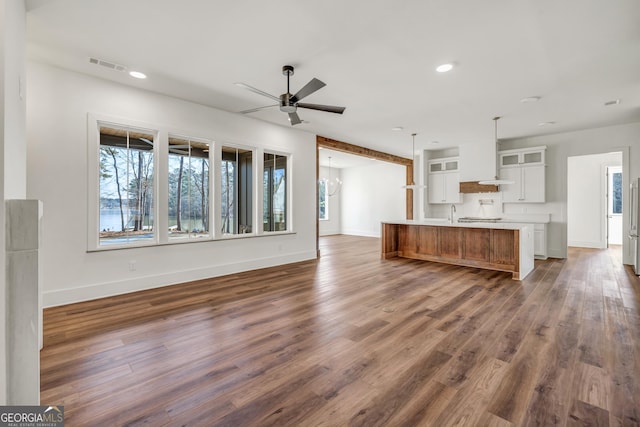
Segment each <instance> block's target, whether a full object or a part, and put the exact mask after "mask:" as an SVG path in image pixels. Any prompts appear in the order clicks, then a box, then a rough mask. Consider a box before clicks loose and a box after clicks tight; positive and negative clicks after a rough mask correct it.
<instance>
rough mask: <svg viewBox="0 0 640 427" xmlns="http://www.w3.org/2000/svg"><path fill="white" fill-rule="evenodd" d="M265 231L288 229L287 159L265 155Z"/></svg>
mask: <svg viewBox="0 0 640 427" xmlns="http://www.w3.org/2000/svg"><path fill="white" fill-rule="evenodd" d="M262 183H263V184H262V185H263V200H262V205H263V206H262V207H263V211H262V212H263V214H262V215H263V217H262V222H263V227H264V231H285V230H286V229H287V157H286V156H280V155H277V154H270V153H264V168H263V179H262Z"/></svg>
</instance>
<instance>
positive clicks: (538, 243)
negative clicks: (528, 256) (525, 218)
mask: <svg viewBox="0 0 640 427" xmlns="http://www.w3.org/2000/svg"><path fill="white" fill-rule="evenodd" d="M533 254H534V256H535V257H536V258H538V259H547V224H534V226H533Z"/></svg>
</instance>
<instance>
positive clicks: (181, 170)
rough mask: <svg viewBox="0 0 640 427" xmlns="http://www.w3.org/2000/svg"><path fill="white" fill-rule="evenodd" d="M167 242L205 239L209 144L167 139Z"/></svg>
mask: <svg viewBox="0 0 640 427" xmlns="http://www.w3.org/2000/svg"><path fill="white" fill-rule="evenodd" d="M168 150H169V159H168V160H169V168H168V175H167V176H168V180H169V182H168V184H169V197H168V220H169V238H170V239H173V238H194V237H196V238H197V237H207V236H209V143H208V142H202V141H194V140H191V139H190V138H184V137H179V136H172V135H169V147H168Z"/></svg>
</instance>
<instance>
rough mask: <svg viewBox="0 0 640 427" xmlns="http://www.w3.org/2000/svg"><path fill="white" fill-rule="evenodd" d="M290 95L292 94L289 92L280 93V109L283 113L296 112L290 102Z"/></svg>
mask: <svg viewBox="0 0 640 427" xmlns="http://www.w3.org/2000/svg"><path fill="white" fill-rule="evenodd" d="M292 97H293V95H291V94H290V93H283V94H282V95H280V111H283V112H285V113H295V112H296V105H295V104H294V103H293V102H291V98H292Z"/></svg>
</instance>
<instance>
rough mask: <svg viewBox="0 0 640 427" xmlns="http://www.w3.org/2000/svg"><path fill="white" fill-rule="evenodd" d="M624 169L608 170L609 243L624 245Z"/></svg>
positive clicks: (611, 168)
mask: <svg viewBox="0 0 640 427" xmlns="http://www.w3.org/2000/svg"><path fill="white" fill-rule="evenodd" d="M622 192H623V189H622V167H621V166H609V167H608V168H607V233H608V239H607V243H608V244H609V245H621V244H622Z"/></svg>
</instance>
